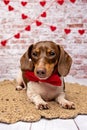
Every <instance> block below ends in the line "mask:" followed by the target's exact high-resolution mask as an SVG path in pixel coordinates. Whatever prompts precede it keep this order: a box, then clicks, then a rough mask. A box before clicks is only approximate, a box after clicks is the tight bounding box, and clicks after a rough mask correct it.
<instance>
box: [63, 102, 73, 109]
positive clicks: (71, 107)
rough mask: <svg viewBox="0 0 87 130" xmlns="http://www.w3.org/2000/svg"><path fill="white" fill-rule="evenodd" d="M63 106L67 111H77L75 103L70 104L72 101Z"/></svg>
mask: <svg viewBox="0 0 87 130" xmlns="http://www.w3.org/2000/svg"><path fill="white" fill-rule="evenodd" d="M61 105H62V107H63V108H65V109H75V105H74V103H73V102H70V101H68V102H66V103H63V104H61Z"/></svg>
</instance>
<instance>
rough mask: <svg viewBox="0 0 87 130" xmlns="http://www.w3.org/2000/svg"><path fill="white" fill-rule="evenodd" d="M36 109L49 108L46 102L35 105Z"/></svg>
mask: <svg viewBox="0 0 87 130" xmlns="http://www.w3.org/2000/svg"><path fill="white" fill-rule="evenodd" d="M37 109H39V110H43V109H49V106H48V104H47V103H44V104H43V103H40V104H39V105H38V106H37Z"/></svg>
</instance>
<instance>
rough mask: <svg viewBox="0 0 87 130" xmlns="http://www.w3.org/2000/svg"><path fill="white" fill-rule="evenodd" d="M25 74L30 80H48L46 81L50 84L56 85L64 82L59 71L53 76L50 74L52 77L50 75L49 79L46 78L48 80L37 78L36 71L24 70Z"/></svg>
mask: <svg viewBox="0 0 87 130" xmlns="http://www.w3.org/2000/svg"><path fill="white" fill-rule="evenodd" d="M24 76H25V78H27V79H28V80H29V81H34V82H38V81H41V82H46V83H49V84H52V85H55V86H61V84H62V82H61V79H60V77H59V76H58V73H54V74H52V76H50V77H49V78H48V79H46V80H40V79H39V78H37V77H36V76H35V75H34V72H32V71H25V72H24Z"/></svg>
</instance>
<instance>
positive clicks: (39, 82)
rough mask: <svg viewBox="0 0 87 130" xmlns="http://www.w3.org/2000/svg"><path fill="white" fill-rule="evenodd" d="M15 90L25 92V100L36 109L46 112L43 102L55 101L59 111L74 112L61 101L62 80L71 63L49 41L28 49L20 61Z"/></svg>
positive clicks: (45, 103) (58, 47)
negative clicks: (23, 90) (60, 109)
mask: <svg viewBox="0 0 87 130" xmlns="http://www.w3.org/2000/svg"><path fill="white" fill-rule="evenodd" d="M20 64H21V66H20V68H21V69H20V72H19V74H18V77H17V82H18V86H17V87H16V89H17V90H21V89H23V85H24V88H26V89H27V96H28V98H29V99H30V101H31V102H33V103H34V104H35V106H36V108H37V109H40V110H42V109H48V108H49V105H48V103H47V102H46V101H51V100H53V99H54V100H55V101H56V102H57V103H59V104H60V105H61V106H62V107H63V108H67V109H74V108H75V105H74V103H73V102H71V101H68V100H66V99H65V84H64V78H63V77H64V76H66V75H67V74H68V73H69V70H70V67H71V64H72V59H71V57H70V56H69V55H68V53H67V52H66V51H65V50H64V49H63V47H61V46H60V45H57V44H56V43H54V42H52V41H41V42H38V43H36V44H32V45H30V46H29V48H28V50H27V51H26V52H25V53H24V55H23V56H22V57H21V60H20ZM51 82H52V83H51Z"/></svg>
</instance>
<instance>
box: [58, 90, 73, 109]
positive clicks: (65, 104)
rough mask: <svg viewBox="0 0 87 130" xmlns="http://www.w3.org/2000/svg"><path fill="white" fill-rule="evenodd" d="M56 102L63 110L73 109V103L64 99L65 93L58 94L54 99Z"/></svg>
mask: <svg viewBox="0 0 87 130" xmlns="http://www.w3.org/2000/svg"><path fill="white" fill-rule="evenodd" d="M56 102H57V103H59V104H60V105H61V106H62V107H63V108H66V109H75V105H74V103H73V102H71V101H68V100H66V99H65V93H64V92H61V93H60V94H59V96H58V97H57V98H56Z"/></svg>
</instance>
